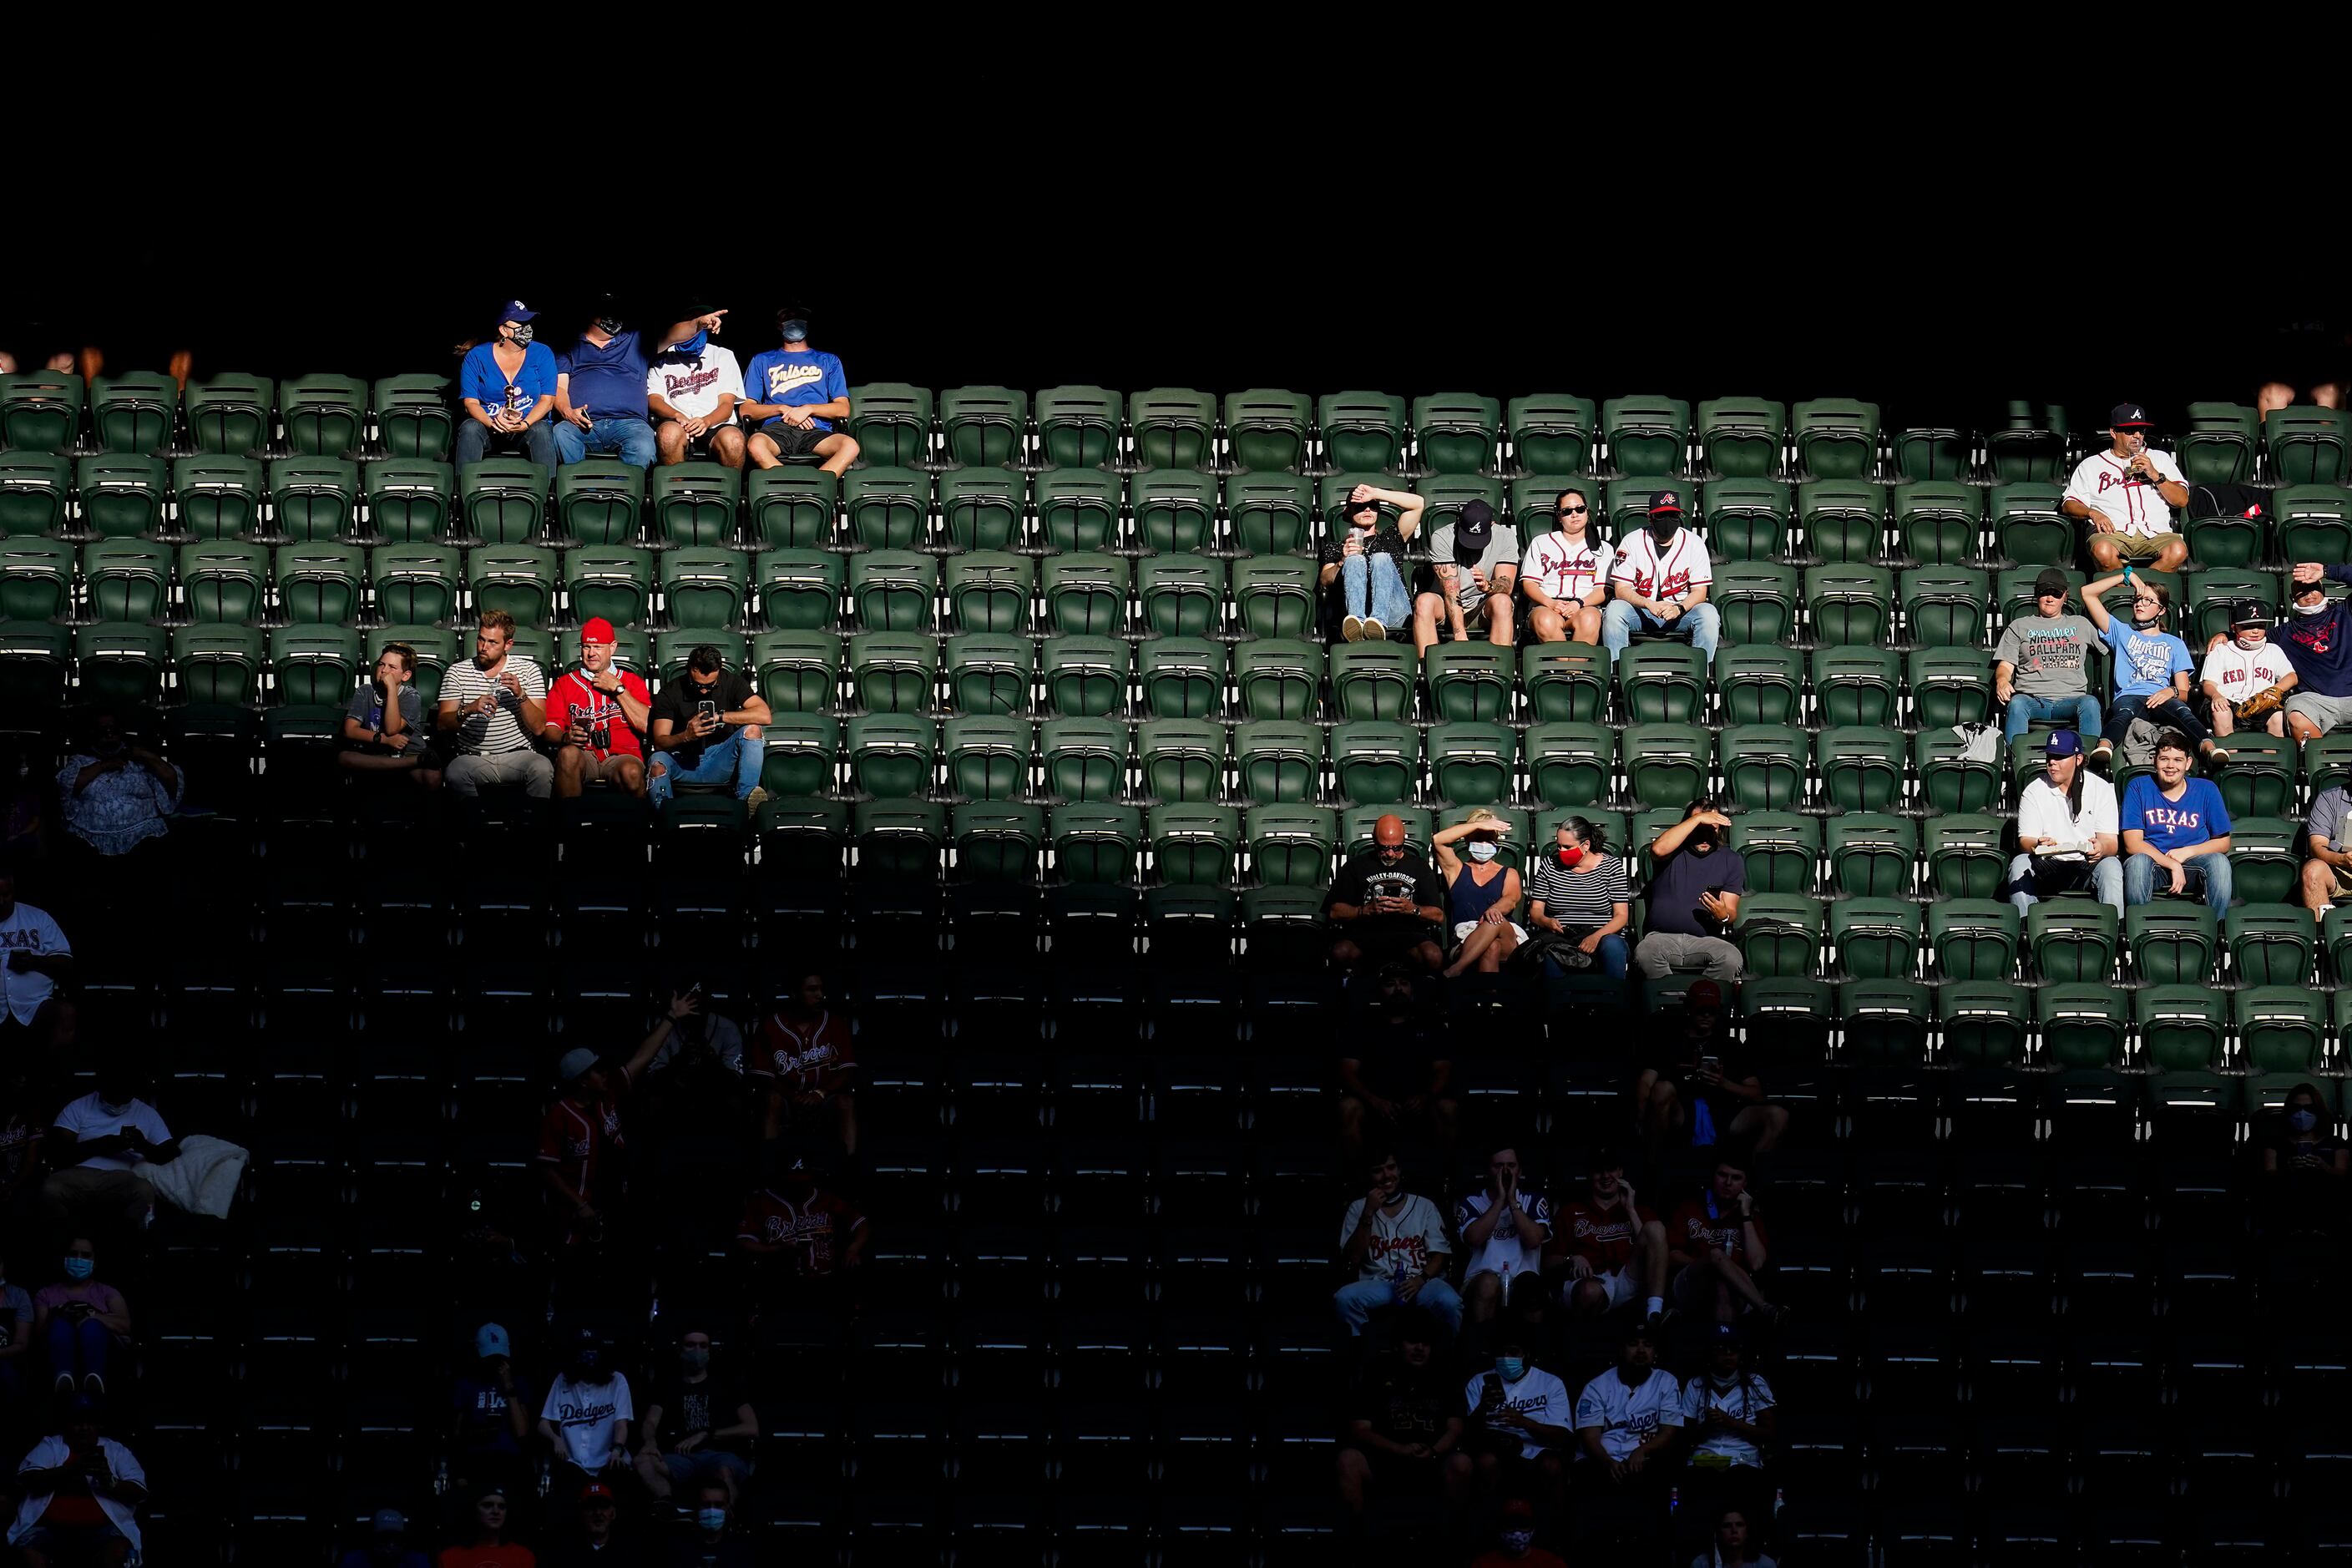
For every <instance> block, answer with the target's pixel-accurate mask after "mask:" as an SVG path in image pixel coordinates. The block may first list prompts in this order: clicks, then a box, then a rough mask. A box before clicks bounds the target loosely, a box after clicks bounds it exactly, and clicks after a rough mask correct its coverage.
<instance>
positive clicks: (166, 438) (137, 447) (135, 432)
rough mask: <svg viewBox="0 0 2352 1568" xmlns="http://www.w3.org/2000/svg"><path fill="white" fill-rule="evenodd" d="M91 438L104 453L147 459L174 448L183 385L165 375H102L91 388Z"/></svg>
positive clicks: (159, 372)
mask: <svg viewBox="0 0 2352 1568" xmlns="http://www.w3.org/2000/svg"><path fill="white" fill-rule="evenodd" d="M89 394H90V395H89V412H90V434H91V436H92V437H95V438H96V440H97V442H98V447H99V450H100V451H102V452H118V453H133V454H137V455H140V456H145V455H147V454H150V453H154V452H160V451H162V450H163V449H164V448H165V447H169V446H171V444H172V431H173V426H176V425H178V423H179V418H180V384H179V383H178V382H176V381H173V379H172V378H171V377H170V376H168V375H165V374H163V373H162V372H161V371H150V370H132V371H125V372H124V373H123V374H121V375H101V376H100V377H99V378H98V379H97V380H96V381H94V382H92V383H91V384H90V389H89Z"/></svg>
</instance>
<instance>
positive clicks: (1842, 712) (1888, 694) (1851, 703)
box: [1805, 646, 1903, 766]
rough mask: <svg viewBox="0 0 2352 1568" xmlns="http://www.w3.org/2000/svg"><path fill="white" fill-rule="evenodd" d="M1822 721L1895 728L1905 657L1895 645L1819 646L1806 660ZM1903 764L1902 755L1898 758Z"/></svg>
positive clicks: (1836, 723) (1898, 762) (1877, 727)
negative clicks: (1898, 652)
mask: <svg viewBox="0 0 2352 1568" xmlns="http://www.w3.org/2000/svg"><path fill="white" fill-rule="evenodd" d="M1805 664H1806V667H1807V668H1808V670H1809V672H1810V673H1811V677H1812V683H1813V705H1814V706H1815V708H1817V709H1818V710H1820V713H1821V718H1822V722H1823V723H1825V724H1831V725H1839V726H1846V725H1863V726H1865V727H1867V728H1870V729H1874V730H1882V731H1883V730H1892V729H1894V728H1895V716H1896V713H1897V711H1898V710H1899V708H1900V706H1901V703H1900V701H1899V699H1900V697H1901V694H1902V689H1903V661H1902V658H1901V656H1900V655H1898V654H1896V653H1895V650H1894V649H1892V648H1884V647H1851V646H1832V647H1817V648H1815V649H1814V650H1813V651H1812V653H1811V656H1809V657H1808V658H1807V659H1806V660H1805ZM1897 765H1898V766H1899V765H1900V759H1897Z"/></svg>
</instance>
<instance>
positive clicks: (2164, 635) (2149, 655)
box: [2105, 616, 2197, 697]
mask: <svg viewBox="0 0 2352 1568" xmlns="http://www.w3.org/2000/svg"><path fill="white" fill-rule="evenodd" d="M2105 638H2106V644H2107V646H2108V647H2111V648H2113V649H2115V650H2116V696H2118V697H2154V696H2156V695H2157V694H2158V692H2165V691H2170V690H2171V689H2172V678H2173V677H2174V676H2175V675H2177V674H2179V672H2180V671H2182V670H2185V669H2194V668H2197V667H2196V666H2195V665H2194V664H2192V663H2190V662H2189V645H2188V644H2187V643H2185V642H2182V641H2181V640H2180V639H2179V637H2174V636H2173V635H2172V634H2171V633H2169V632H2143V631H2139V630H2137V629H2135V628H2134V627H2131V626H2126V625H2125V624H2124V623H2123V620H2122V618H2121V617H2120V616H2118V617H2116V618H2115V619H2112V620H2110V621H2108V622H2107V629H2106V632H2105Z"/></svg>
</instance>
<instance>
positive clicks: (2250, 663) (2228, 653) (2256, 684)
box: [2197, 637, 2294, 702]
mask: <svg viewBox="0 0 2352 1568" xmlns="http://www.w3.org/2000/svg"><path fill="white" fill-rule="evenodd" d="M2293 674H2294V665H2292V664H2290V663H2289V662H2287V657H2286V649H2284V648H2283V647H2279V645H2278V644H2276V643H2274V642H2272V641H2270V640H2269V639H2268V638H2264V639H2263V644H2262V646H2261V647H2257V648H2253V649H2251V650H2249V649H2246V648H2242V647H2239V646H2238V645H2237V643H2236V641H2235V640H2234V639H2231V638H2228V637H2224V638H2223V639H2222V640H2221V647H2217V648H2215V649H2214V650H2213V651H2212V652H2211V653H2209V654H2207V655H2206V656H2205V668H2202V669H2200V670H2199V671H2198V672H2197V680H2198V684H2199V685H2200V687H2201V686H2203V685H2204V683H2205V682H2207V681H2209V680H2210V681H2211V682H2212V683H2213V689H2215V690H2216V691H2219V692H2220V693H2221V700H2223V701H2225V702H2243V701H2244V700H2246V699H2247V698H2249V697H2252V696H2253V695H2254V694H2255V693H2256V692H2258V691H2268V690H2269V689H2271V688H2272V687H2273V686H2276V685H2277V684H2278V683H2279V682H2280V681H2282V680H2284V679H2286V678H2287V677H2288V676H2290V675H2293Z"/></svg>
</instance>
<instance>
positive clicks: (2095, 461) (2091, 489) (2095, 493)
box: [2066, 447, 2182, 539]
mask: <svg viewBox="0 0 2352 1568" xmlns="http://www.w3.org/2000/svg"><path fill="white" fill-rule="evenodd" d="M2142 455H2143V456H2145V457H2146V458H2147V466H2148V467H2149V468H2154V469H2155V470H2156V473H2157V477H2158V479H2163V480H2165V481H2167V482H2168V483H2171V484H2176V485H2177V484H2179V483H2181V482H2182V481H2181V478H2180V469H2179V467H2178V466H2177V465H2175V464H2174V462H2173V460H2172V454H2171V453H2169V452H2159V451H2158V450H2157V449H2156V448H2155V447H2149V448H2148V449H2147V452H2145V453H2144V454H2142ZM2130 462H2131V459H2129V458H2118V457H2116V455H2115V454H2114V453H2113V452H2094V453H2092V454H2091V455H2090V456H2089V457H2087V458H2084V459H2083V460H2082V462H2081V463H2080V464H2078V465H2076V467H2075V469H2074V478H2073V479H2068V480H2067V481H2066V499H2067V500H2078V501H2081V502H2082V503H2083V504H2084V506H2087V507H2089V508H2090V509H2091V510H2093V511H2095V512H2097V513H2098V514H2099V515H2100V516H2101V517H2104V518H2105V519H2106V520H2107V521H2109V522H2112V523H2114V524H2115V525H2116V532H2117V533H2128V534H2130V535H2132V536H2134V537H2135V538H2138V539H2153V538H2155V537H2156V536H2157V535H2158V534H2159V533H2170V532H2171V531H2172V509H2171V508H2170V507H2168V506H2167V505H2165V504H2164V498H2163V497H2162V496H2160V495H2158V494H2157V492H2156V487H2155V486H2154V485H2152V484H2149V483H2148V482H2147V480H2145V479H2141V478H2140V477H2139V476H2138V475H2137V474H2135V473H2132V472H2130V471H2129V468H2130Z"/></svg>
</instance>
